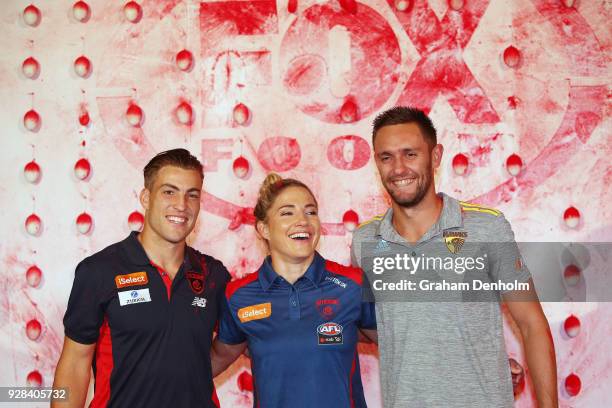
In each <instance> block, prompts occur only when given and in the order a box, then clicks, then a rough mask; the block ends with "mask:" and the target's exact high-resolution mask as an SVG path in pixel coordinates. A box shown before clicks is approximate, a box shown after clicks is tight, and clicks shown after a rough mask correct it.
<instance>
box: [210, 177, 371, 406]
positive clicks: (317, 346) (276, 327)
mask: <svg viewBox="0 0 612 408" xmlns="http://www.w3.org/2000/svg"><path fill="white" fill-rule="evenodd" d="M317 211H318V203H317V200H316V198H315V197H314V195H313V194H312V191H311V190H310V189H309V188H308V187H307V186H306V185H305V184H304V183H302V182H300V181H298V180H294V179H283V178H281V177H280V176H279V175H277V174H269V175H268V176H267V177H266V179H265V180H264V182H263V184H262V186H261V188H260V190H259V197H258V201H257V205H256V206H255V211H254V213H255V217H256V219H257V225H256V229H257V233H258V235H259V236H260V237H261V238H262V239H263V240H264V241H265V242H266V244H267V248H268V251H269V253H270V255H269V256H268V257H267V258H266V259H265V260H264V262H263V264H262V265H261V267H260V268H259V270H258V271H256V272H255V273H252V274H249V275H247V276H245V277H244V278H242V279H239V280H236V281H233V282H231V283H230V284H229V285H228V287H227V290H226V292H225V296H226V299H227V303H226V304H224V305H223V306H224V310H223V312H222V316H221V319H220V322H219V335H218V337H217V339H216V340H215V343H214V345H213V349H212V354H211V357H212V359H211V361H212V367H213V374H218V373H220V372H221V371H223V370H224V369H225V368H226V367H227V366H228V365H229V364H231V362H232V361H233V360H234V359H235V358H236V357H237V356H238V355H239V354H240V353H241V352H242V351H243V350H244V348H245V347H246V346H247V344H248V347H249V352H250V356H251V358H252V368H253V377H254V379H255V381H254V385H255V388H256V392H255V393H254V395H255V401H254V406H263V407H268V406H275V407H279V406H280V407H285V406H292V407H313V406H321V407H323V406H330V401H333V406H340V407H365V406H366V403H365V398H364V395H363V387H362V385H361V374H360V370H359V357H358V354H357V342H358V339H359V331H360V330H362V331H363V332H364V334H365V335H366V336H368V337H370V338H374V337H375V329H376V320H375V316H374V315H375V314H374V304H373V303H369V302H365V301H364V300H363V294H362V291H363V285H364V278H363V271H362V270H361V269H359V268H352V267H346V266H342V265H339V264H337V263H335V262H332V261H328V260H325V259H324V258H323V257H322V256H321V255H319V254H318V253H317V252H316V247H317V244H318V242H319V237H320V235H321V223H320V221H319V216H318V213H317Z"/></svg>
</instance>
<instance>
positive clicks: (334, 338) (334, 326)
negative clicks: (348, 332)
mask: <svg viewBox="0 0 612 408" xmlns="http://www.w3.org/2000/svg"><path fill="white" fill-rule="evenodd" d="M317 337H318V338H319V345H320V346H323V345H328V344H342V326H341V325H339V324H338V323H334V322H327V323H323V324H321V325H319V327H317Z"/></svg>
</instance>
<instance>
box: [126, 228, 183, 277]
mask: <svg viewBox="0 0 612 408" xmlns="http://www.w3.org/2000/svg"><path fill="white" fill-rule="evenodd" d="M138 241H140V243H141V244H142V247H143V248H144V251H145V253H146V254H147V257H148V258H149V260H150V261H151V262H152V263H154V264H155V265H157V266H159V267H161V268H162V269H163V270H164V271H165V272H166V273H167V274H168V276H170V279H174V276H176V273H177V272H178V270H179V268H180V267H181V265H182V264H183V260H184V259H185V247H186V244H185V241H183V242H179V243H172V242H168V241H166V240H164V239H162V238H161V237H159V236H157V235H156V234H155V233H153V232H152V231H149V230H147V228H145V229H143V231H142V232H141V233H140V234H138Z"/></svg>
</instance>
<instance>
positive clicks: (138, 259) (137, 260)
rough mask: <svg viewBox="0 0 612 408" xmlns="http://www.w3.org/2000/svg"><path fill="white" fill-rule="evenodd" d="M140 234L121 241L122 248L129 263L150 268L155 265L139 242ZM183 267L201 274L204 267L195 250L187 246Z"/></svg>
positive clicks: (131, 234) (132, 234) (131, 235)
mask: <svg viewBox="0 0 612 408" xmlns="http://www.w3.org/2000/svg"><path fill="white" fill-rule="evenodd" d="M138 234H139V233H138V232H136V231H132V232H131V233H130V235H128V237H127V238H126V239H124V240H123V241H121V246H122V247H123V251H124V253H125V255H126V256H127V259H128V261H129V262H130V263H131V264H133V265H136V266H150V265H153V263H152V262H151V260H150V259H149V257H148V256H147V253H146V252H145V250H144V248H143V247H142V244H141V243H140V241H139V240H138ZM183 265H184V267H185V270H187V271H195V272H201V271H202V265H201V264H200V262H198V257H197V256H196V253H195V250H194V249H193V248H191V247H189V246H187V245H185V259H184V261H183Z"/></svg>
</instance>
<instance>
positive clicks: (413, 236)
mask: <svg viewBox="0 0 612 408" xmlns="http://www.w3.org/2000/svg"><path fill="white" fill-rule="evenodd" d="M443 201H444V200H443V199H442V197H440V196H438V195H437V194H436V193H435V191H432V192H431V193H428V194H427V195H426V196H425V197H424V198H423V200H422V201H421V202H420V203H418V204H417V205H415V206H414V207H402V206H401V205H399V204H397V203H395V202H393V203H392V208H393V219H392V220H391V222H392V224H393V227H394V228H395V230H396V231H397V232H398V234H400V235H401V236H402V237H403V238H404V239H405V240H406V241H408V242H410V243H412V244H414V243H416V242H418V240H419V239H421V237H422V236H423V235H425V233H426V232H427V231H429V229H430V228H431V226H432V225H434V224H435V223H436V222H438V220H439V219H440V214H441V213H442V207H443V206H444V202H443Z"/></svg>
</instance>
